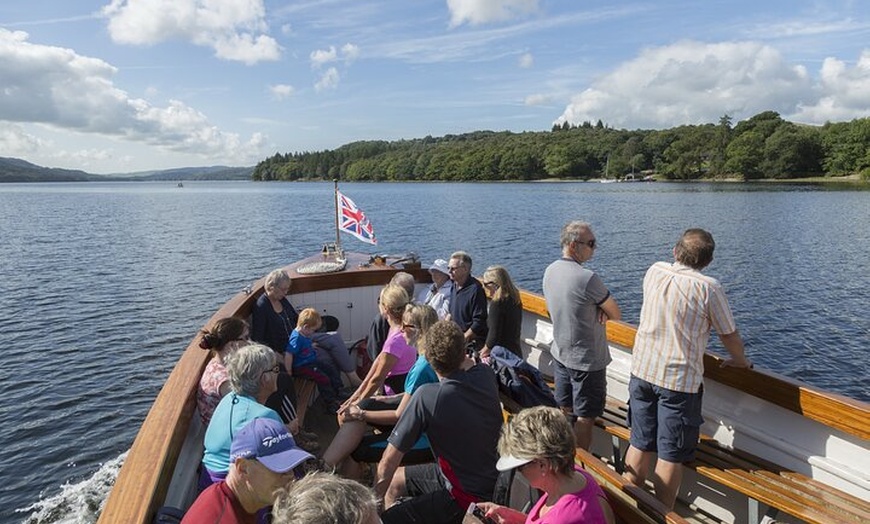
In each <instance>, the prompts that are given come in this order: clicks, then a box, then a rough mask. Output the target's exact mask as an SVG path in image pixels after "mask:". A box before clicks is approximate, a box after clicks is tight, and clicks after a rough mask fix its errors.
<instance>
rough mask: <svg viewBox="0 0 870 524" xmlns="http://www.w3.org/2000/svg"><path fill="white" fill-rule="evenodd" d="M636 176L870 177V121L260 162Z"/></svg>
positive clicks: (553, 137) (266, 167)
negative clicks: (643, 174) (631, 173)
mask: <svg viewBox="0 0 870 524" xmlns="http://www.w3.org/2000/svg"><path fill="white" fill-rule="evenodd" d="M608 159H609V160H608ZM630 172H654V173H655V174H656V176H657V177H660V178H664V179H671V180H696V179H714V178H741V179H745V180H753V179H762V178H771V179H790V178H803V177H812V176H829V177H836V176H844V175H850V174H855V173H861V174H862V176H863V177H864V178H865V179H870V118H862V119H857V120H853V121H851V122H843V123H829V124H826V125H824V126H821V127H816V126H806V125H800V124H795V123H792V122H788V121H785V120H783V119H782V118H781V117H780V116H779V114H778V113H776V112H774V111H766V112H763V113H759V114H757V115H755V116H753V117H752V118H749V119H748V120H744V121H741V122H739V123H738V124H736V125H732V119H731V117H729V116H728V115H725V116H723V117H722V118H720V120H719V122H718V123H716V124H705V125H691V126H680V127H676V128H673V129H666V130H636V131H629V130H624V129H612V128H610V127H608V126H606V125H604V124H603V123H602V122H601V121H599V122H597V123H596V124H592V123H591V122H585V123H583V124H582V125H580V126H569V125H563V126H554V128H553V129H552V130H551V131H541V132H525V133H511V132H506V131H505V132H493V131H477V132H474V133H467V134H462V135H446V136H444V137H440V138H433V137H426V138H421V139H415V140H399V141H395V142H387V141H363V142H353V143H350V144H346V145H344V146H341V147H339V148H337V149H334V150H328V151H318V152H301V153H287V154H281V153H279V154H276V155H274V156H272V157H270V158H267V159H265V160H263V161H262V162H260V163H259V164H257V166H256V168H255V169H254V173H253V179H254V180H300V179H311V178H338V179H341V180H349V181H350V180H539V179H545V178H557V179H562V178H565V179H590V178H601V177H605V176H607V177H608V178H621V177H623V176H624V175H625V174H627V173H630Z"/></svg>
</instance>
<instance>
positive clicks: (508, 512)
mask: <svg viewBox="0 0 870 524" xmlns="http://www.w3.org/2000/svg"><path fill="white" fill-rule="evenodd" d="M498 452H499V455H501V458H499V460H498V464H497V465H496V467H497V468H498V469H499V470H500V471H506V470H509V469H514V468H516V469H518V470H519V472H520V473H522V474H523V476H524V477H525V478H526V480H527V481H528V482H529V485H530V486H532V487H533V488H536V489H539V490H541V491H543V492H544V494H543V495H542V496H541V498H540V499H538V502H537V503H536V504H535V505H534V506H533V507H532V510H531V511H530V512H529V514H528V515H525V514H523V513H521V512H519V511H517V510H515V509H511V508H506V507H504V506H499V505H497V504H493V503H491V502H483V503H481V504H478V506H479V507H480V508H481V509H482V510H483V511H484V512H485V514H486V516H487V517H489V518H491V519H493V520H494V521H496V522H498V523H504V524H523V523H525V524H533V523H535V524H544V523H546V524H613V523H614V522H615V518H614V515H613V510H612V509H611V508H610V504H609V503H608V502H607V498H606V496H605V495H604V491H602V489H601V486H599V485H598V483H597V482H595V479H594V478H593V477H592V475H590V474H589V473H587V472H585V471H583V470H582V469H581V468H579V467H577V466H576V465H575V464H574V432H573V430H572V429H571V425H570V424H569V423H568V420H567V419H566V418H565V415H564V413H562V412H561V411H560V410H559V409H557V408H549V407H545V406H539V407H535V408H529V409H524V410H523V411H521V412H519V413H518V414H517V415H516V416H515V417H514V418H513V419H512V420H511V421H510V422H509V423H508V424H506V425H505V426H504V427H503V428H502V434H501V438H499V441H498Z"/></svg>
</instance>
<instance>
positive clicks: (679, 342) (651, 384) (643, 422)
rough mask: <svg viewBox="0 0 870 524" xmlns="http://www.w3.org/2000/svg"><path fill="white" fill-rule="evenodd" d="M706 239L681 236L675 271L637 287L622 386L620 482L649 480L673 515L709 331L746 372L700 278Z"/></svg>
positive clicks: (694, 433) (724, 315) (659, 272)
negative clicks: (624, 445)
mask: <svg viewBox="0 0 870 524" xmlns="http://www.w3.org/2000/svg"><path fill="white" fill-rule="evenodd" d="M714 248H715V243H714V242H713V236H712V235H711V234H710V233H708V232H707V231H704V230H703V229H688V230H686V232H685V233H683V236H682V237H681V238H680V240H679V241H678V242H677V244H676V246H674V261H675V262H674V263H673V264H668V263H666V262H656V263H655V264H653V265H652V267H650V268H649V270H647V273H646V276H645V277H644V279H643V306H642V307H641V311H640V324H639V326H638V328H637V336H636V337H635V340H634V350H633V356H632V363H631V379H630V380H629V386H628V389H629V410H628V423H629V426H630V427H631V441H630V444H631V445H630V446H629V449H628V453H627V454H626V456H625V462H626V472H625V476H626V478H627V479H628V480H629V481H630V482H632V483H634V484H636V485H638V486H643V485H644V481H645V480H646V477H647V473H648V472H649V469H650V467H651V466H652V462H653V459H654V458H655V457H656V455H657V456H658V458H657V460H656V463H655V473H654V475H652V481H653V486H654V488H655V493H656V497H657V498H658V499H659V500H661V501H662V502H663V503H664V504H665V505H667V506H668V507H670V508H673V506H674V502H675V501H676V498H677V492H678V490H679V488H680V482H681V481H682V475H683V469H682V463H683V462H687V461H690V460H692V459H693V458H694V454H695V448H696V447H697V444H698V437H699V434H700V428H701V424H703V422H704V419H703V417H702V416H701V397H702V395H703V383H702V382H703V378H704V352H705V350H706V349H707V342H708V340H709V338H710V329H711V328H712V329H715V330H716V333H717V334H718V335H719V339H720V340H721V341H722V345H724V346H725V349H726V350H727V351H728V353H729V355H730V357H731V358H729V359H727V360H725V361H724V363H723V366H733V367H738V368H749V367H751V364H750V363H749V360H747V358H746V355H745V352H744V348H743V341H742V339H741V338H740V333H738V332H737V326H736V325H735V323H734V317H733V316H732V314H731V308H730V306H729V305H728V299H727V298H726V297H725V292H724V290H723V289H722V286H721V284H719V282H718V281H717V280H716V279H715V278H712V277H708V276H706V275H703V274H701V270H702V269H704V268H705V267H707V266H708V265H709V264H710V262H712V261H713V250H714Z"/></svg>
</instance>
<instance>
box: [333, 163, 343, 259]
mask: <svg viewBox="0 0 870 524" xmlns="http://www.w3.org/2000/svg"><path fill="white" fill-rule="evenodd" d="M332 183H333V184H334V186H335V194H334V195H333V196H334V197H335V251H336V253H340V252H341V237H340V236H339V235H338V179H337V178H333V179H332Z"/></svg>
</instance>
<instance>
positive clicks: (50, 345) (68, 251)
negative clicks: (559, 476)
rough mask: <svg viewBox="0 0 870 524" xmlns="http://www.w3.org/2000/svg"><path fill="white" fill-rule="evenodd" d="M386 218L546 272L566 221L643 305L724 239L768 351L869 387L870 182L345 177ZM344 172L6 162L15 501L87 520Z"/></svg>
mask: <svg viewBox="0 0 870 524" xmlns="http://www.w3.org/2000/svg"><path fill="white" fill-rule="evenodd" d="M341 189H342V191H344V192H345V193H346V194H347V195H348V196H350V197H351V198H353V199H354V200H355V201H356V203H357V204H358V205H359V206H360V207H361V208H362V209H363V210H364V211H365V212H366V214H367V215H368V216H369V218H370V220H371V221H372V223H373V225H374V227H375V232H376V234H377V237H378V239H379V246H378V247H377V248H374V247H372V246H368V245H367V244H363V243H360V242H358V241H356V240H355V239H353V238H350V237H347V238H345V239H343V242H344V244H345V247H346V248H348V249H351V250H356V251H362V252H371V253H375V252H378V253H386V254H398V253H404V252H406V251H415V252H416V253H418V254H419V255H420V256H421V257H422V258H423V260H424V261H425V262H426V263H428V262H431V260H432V259H433V258H436V257H442V258H446V257H447V256H448V255H449V254H450V253H451V252H452V251H455V250H457V249H465V250H467V251H468V252H469V253H470V254H471V256H472V257H473V258H474V269H473V273H474V274H475V275H480V273H481V272H482V271H483V269H485V268H486V266H487V265H490V264H496V263H498V264H502V265H504V266H506V267H507V268H508V270H509V271H510V273H511V274H512V275H513V277H514V279H515V280H516V281H517V283H518V284H519V285H521V286H522V287H524V288H526V289H529V290H531V291H536V292H540V290H541V276H542V274H543V271H544V268H545V267H546V266H547V265H548V264H549V263H550V262H551V261H552V260H554V259H555V258H557V257H558V256H559V241H558V236H559V229H560V228H561V226H562V225H563V224H564V223H565V222H567V221H568V220H571V219H584V220H587V221H589V222H591V223H592V224H593V228H594V229H595V233H596V235H597V237H598V240H599V242H600V247H599V248H598V249H597V250H596V254H595V257H594V258H593V259H592V260H591V261H590V262H588V263H587V265H588V266H589V267H591V268H592V269H594V270H595V271H597V272H598V273H599V274H601V275H602V278H603V279H604V282H605V283H606V284H607V285H608V286H609V287H610V290H611V291H612V293H613V294H614V296H615V298H616V299H617V301H618V302H619V304H620V306H621V307H622V310H623V317H624V319H625V320H627V321H628V322H631V323H636V322H637V319H638V316H639V313H640V305H641V280H642V278H643V274H644V272H645V270H646V268H647V267H648V266H649V265H650V264H652V263H653V262H655V261H658V260H670V259H671V248H672V246H673V244H674V242H675V241H676V239H677V238H678V236H679V234H680V233H681V232H682V231H683V230H684V229H686V228H687V227H703V228H705V229H708V230H710V231H712V233H713V235H714V237H715V239H716V244H717V247H716V258H715V260H714V262H713V264H712V265H711V266H710V267H709V268H708V269H707V270H706V273H708V274H710V275H713V276H715V277H717V278H719V279H720V280H721V281H722V283H723V284H724V285H725V288H726V291H727V292H728V295H729V298H730V301H731V306H732V308H733V309H734V312H735V316H736V319H737V323H738V326H739V327H740V330H741V332H742V334H743V336H744V339H745V341H746V344H747V350H748V353H749V356H750V358H751V359H752V360H753V361H754V362H755V363H756V365H758V366H761V367H764V368H767V369H769V370H773V371H776V372H777V373H781V374H783V375H787V376H789V377H794V378H798V379H801V380H804V381H806V382H809V383H811V384H814V385H816V386H820V387H823V388H827V389H831V390H834V391H837V392H840V393H842V394H845V395H848V396H851V397H854V398H857V399H861V400H864V401H870V384H868V380H867V377H868V375H870V369H868V367H870V366H868V360H870V359H868V354H867V349H868V346H870V314H868V311H867V296H868V291H867V290H868V289H870V264H868V256H870V191H867V190H855V189H841V188H831V187H818V186H805V185H757V184H756V185H747V184H691V185H688V184H669V183H654V184H597V183H553V184H547V183H537V184H344V185H342V187H341ZM333 213H334V211H333V197H332V184H331V183H307V184H299V183H296V184H294V183H251V182H199V183H197V182H185V185H184V188H177V187H175V183H172V182H160V183H70V184H0V274H2V278H0V341H2V348H3V364H2V366H0V428H2V431H0V464H2V465H3V468H0V486H3V489H2V490H0V521H2V522H32V523H35V522H92V521H93V520H94V519H95V514H96V512H97V511H98V508H99V505H100V504H101V502H102V501H103V499H104V498H105V495H106V493H107V490H108V487H109V486H110V484H111V482H112V479H113V478H114V476H115V474H116V472H117V469H118V467H119V465H120V462H121V457H122V454H123V453H124V452H125V451H126V450H127V449H128V448H129V446H130V444H131V443H132V441H133V438H134V436H135V434H136V431H137V429H138V427H139V425H140V424H141V422H142V421H143V419H144V418H145V415H146V413H147V411H148V408H149V407H150V405H151V402H152V400H153V399H154V397H155V396H156V394H157V392H158V391H159V389H160V387H161V385H162V383H163V381H164V380H165V378H166V377H167V376H168V374H169V372H170V370H171V369H172V367H173V365H174V364H175V361H176V359H177V358H178V356H179V355H180V353H181V352H182V351H183V349H184V348H185V347H186V346H187V344H188V342H189V340H190V339H191V338H192V336H193V335H194V334H195V333H196V331H197V330H198V329H199V328H200V327H201V325H202V324H203V323H204V322H205V321H206V320H207V319H208V318H209V317H210V316H211V314H212V313H213V312H214V311H215V310H216V309H217V308H218V307H219V306H220V305H221V304H223V303H224V302H225V301H226V300H227V299H228V298H229V297H230V296H231V295H233V294H234V293H236V292H237V291H239V290H240V289H242V288H243V287H245V286H246V285H248V284H250V283H252V282H253V281H254V280H256V279H257V278H259V277H261V276H263V275H264V274H265V273H267V272H268V271H269V270H271V269H273V268H275V267H278V266H282V265H285V264H287V263H289V262H291V261H293V260H295V259H298V258H301V257H304V256H308V255H310V254H312V253H314V252H316V251H317V250H318V249H319V248H320V246H321V244H322V243H323V242H325V241H330V240H334V238H335V233H334V229H333V227H334V215H333Z"/></svg>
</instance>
